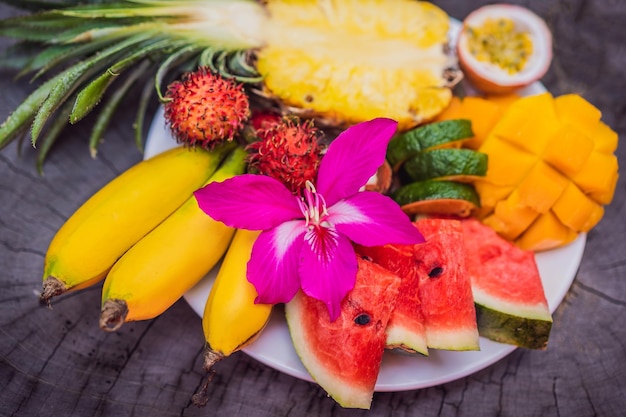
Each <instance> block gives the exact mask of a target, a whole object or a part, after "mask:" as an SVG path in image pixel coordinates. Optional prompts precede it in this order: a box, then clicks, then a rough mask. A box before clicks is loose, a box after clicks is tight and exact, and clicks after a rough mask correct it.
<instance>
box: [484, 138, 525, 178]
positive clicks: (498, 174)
mask: <svg viewBox="0 0 626 417" xmlns="http://www.w3.org/2000/svg"><path fill="white" fill-rule="evenodd" d="M478 150H479V151H480V152H482V153H485V154H487V157H488V158H489V165H488V167H487V175H486V176H485V181H488V182H490V183H492V184H496V185H517V184H519V182H520V181H521V180H522V178H524V176H525V175H526V174H527V173H528V171H530V169H531V168H532V166H533V165H534V164H535V162H537V159H538V157H537V156H536V155H533V154H531V153H529V152H526V151H524V150H522V149H520V148H518V147H517V146H515V145H513V144H511V143H510V142H507V141H505V140H502V139H500V138H499V137H497V136H495V135H493V134H490V135H489V137H487V139H486V140H485V142H484V143H483V144H482V145H481V147H480V148H479V149H478Z"/></svg>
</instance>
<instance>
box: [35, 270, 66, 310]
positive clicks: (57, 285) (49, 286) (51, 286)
mask: <svg viewBox="0 0 626 417" xmlns="http://www.w3.org/2000/svg"><path fill="white" fill-rule="evenodd" d="M64 292H65V285H64V284H63V283H62V282H61V281H59V280H58V279H56V278H55V277H48V278H46V279H45V280H44V282H43V289H42V291H41V296H40V300H41V301H42V302H43V303H46V305H47V306H48V307H51V303H50V299H51V298H52V297H56V296H57V295H61V294H63V293H64Z"/></svg>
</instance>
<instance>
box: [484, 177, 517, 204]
mask: <svg viewBox="0 0 626 417" xmlns="http://www.w3.org/2000/svg"><path fill="white" fill-rule="evenodd" d="M474 188H475V189H476V192H477V193H478V195H480V205H481V207H490V208H494V207H495V206H496V203H497V202H498V201H500V200H504V199H505V198H507V197H508V196H509V194H511V192H512V191H513V190H514V189H515V186H514V185H497V184H492V183H490V182H487V181H482V180H476V181H474Z"/></svg>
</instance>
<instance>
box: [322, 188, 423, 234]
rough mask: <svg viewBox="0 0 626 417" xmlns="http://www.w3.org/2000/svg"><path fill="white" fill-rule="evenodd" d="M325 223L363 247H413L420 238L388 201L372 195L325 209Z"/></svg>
mask: <svg viewBox="0 0 626 417" xmlns="http://www.w3.org/2000/svg"><path fill="white" fill-rule="evenodd" d="M328 214H329V217H328V218H327V220H328V222H330V223H332V224H334V225H335V227H336V228H337V230H338V231H339V233H342V234H345V235H346V236H348V237H349V238H350V239H351V240H352V241H354V242H356V243H358V244H360V245H364V246H379V245H386V244H388V243H396V244H415V243H422V242H424V237H423V236H422V234H421V233H420V232H419V230H417V227H415V225H413V223H411V220H410V219H409V217H408V216H407V215H406V214H405V213H404V212H403V211H402V209H401V208H400V206H398V204H397V203H396V202H395V201H393V200H392V199H391V198H389V197H387V196H384V195H382V194H379V193H377V192H374V191H363V192H360V193H356V194H355V195H353V196H352V197H350V198H347V199H345V200H341V201H339V202H338V203H336V204H335V205H333V206H331V207H329V208H328Z"/></svg>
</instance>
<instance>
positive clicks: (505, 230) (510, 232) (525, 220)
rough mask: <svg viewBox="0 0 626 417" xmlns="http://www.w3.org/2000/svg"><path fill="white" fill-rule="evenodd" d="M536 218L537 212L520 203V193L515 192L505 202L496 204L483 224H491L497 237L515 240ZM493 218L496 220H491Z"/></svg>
mask: <svg viewBox="0 0 626 417" xmlns="http://www.w3.org/2000/svg"><path fill="white" fill-rule="evenodd" d="M538 216H539V213H538V212H537V211H535V210H533V209H531V208H530V207H528V206H526V205H524V204H523V203H522V202H521V200H520V193H519V191H518V190H515V191H513V192H512V193H511V195H509V196H508V197H507V199H506V200H502V201H500V202H498V204H496V207H495V208H494V211H493V214H492V215H491V216H489V217H487V218H485V220H484V223H485V224H488V225H490V224H489V223H490V222H493V223H494V226H493V227H494V229H495V230H496V232H498V234H499V235H501V236H502V237H504V238H505V239H508V240H515V238H517V237H518V236H519V235H520V234H521V233H522V232H523V231H524V230H526V229H527V228H528V226H530V224H531V223H532V222H533V221H534V220H535V219H536V218H537V217H538ZM493 217H495V218H497V220H496V219H492V218H493ZM490 226H491V225H490ZM498 229H500V230H498Z"/></svg>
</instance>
